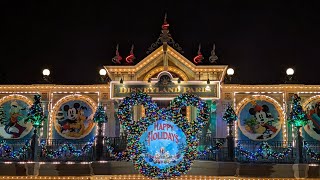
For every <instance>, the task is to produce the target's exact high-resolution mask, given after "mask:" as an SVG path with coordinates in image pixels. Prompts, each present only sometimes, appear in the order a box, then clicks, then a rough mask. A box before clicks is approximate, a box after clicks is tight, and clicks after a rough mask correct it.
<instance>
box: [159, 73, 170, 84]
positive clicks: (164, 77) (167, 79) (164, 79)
mask: <svg viewBox="0 0 320 180" xmlns="http://www.w3.org/2000/svg"><path fill="white" fill-rule="evenodd" d="M160 82H161V84H163V85H167V84H169V83H170V82H171V78H170V77H169V76H168V75H162V76H161V77H160Z"/></svg>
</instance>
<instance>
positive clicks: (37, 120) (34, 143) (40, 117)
mask: <svg viewBox="0 0 320 180" xmlns="http://www.w3.org/2000/svg"><path fill="white" fill-rule="evenodd" d="M46 119H47V117H46V116H45V115H44V113H43V109H42V106H41V95H39V94H36V95H34V102H33V104H32V106H31V107H30V109H29V112H28V115H27V117H26V118H25V119H24V122H25V123H27V122H31V123H32V126H33V127H34V130H33V135H32V140H31V150H32V156H31V158H32V160H33V161H37V160H38V156H37V152H38V146H39V136H38V134H37V130H38V128H41V127H42V123H43V122H44V121H45V120H46Z"/></svg>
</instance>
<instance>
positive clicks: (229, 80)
mask: <svg viewBox="0 0 320 180" xmlns="http://www.w3.org/2000/svg"><path fill="white" fill-rule="evenodd" d="M227 75H228V76H227V80H228V82H231V77H232V76H233V75H234V69H232V68H228V69H227Z"/></svg>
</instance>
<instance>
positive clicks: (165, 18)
mask: <svg viewBox="0 0 320 180" xmlns="http://www.w3.org/2000/svg"><path fill="white" fill-rule="evenodd" d="M161 27H162V30H168V29H169V24H168V23H167V13H165V14H164V19H163V24H162V26H161Z"/></svg>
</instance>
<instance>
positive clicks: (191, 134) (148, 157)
mask: <svg viewBox="0 0 320 180" xmlns="http://www.w3.org/2000/svg"><path fill="white" fill-rule="evenodd" d="M135 105H143V106H144V108H145V117H142V118H140V119H139V121H133V119H132V114H131V112H132V108H133V106H135ZM187 106H194V107H197V109H198V110H199V115H198V117H197V118H196V120H194V121H190V122H188V120H187V119H186V117H184V116H183V115H182V114H181V108H183V107H187ZM118 118H119V120H120V123H121V124H122V125H123V126H124V127H125V129H126V131H127V132H128V137H127V138H128V144H127V151H128V152H129V153H130V156H131V157H130V159H131V160H132V161H133V163H134V167H135V168H136V169H137V170H138V171H139V172H140V173H141V174H143V175H144V176H147V177H151V178H159V179H166V178H170V177H175V176H180V175H182V174H185V173H186V172H187V171H188V170H189V169H190V167H191V165H192V162H193V160H194V159H195V158H196V157H197V147H198V143H199V141H198V139H197V133H198V132H199V130H201V129H202V128H203V127H204V126H205V125H206V123H207V122H208V119H209V111H208V106H207V104H206V103H205V102H204V101H202V100H201V99H200V98H199V97H197V96H195V95H193V94H181V95H179V96H178V97H176V98H175V99H173V100H172V101H171V103H170V106H169V107H168V108H162V109H159V108H158V106H157V104H156V103H155V102H153V101H152V99H151V97H150V96H148V95H147V94H145V93H142V92H137V93H133V94H131V96H130V97H126V98H124V99H123V101H122V102H121V104H120V105H119V109H118Z"/></svg>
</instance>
